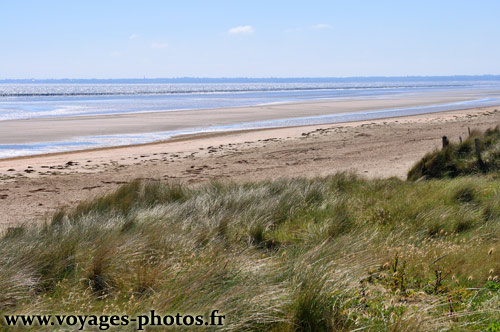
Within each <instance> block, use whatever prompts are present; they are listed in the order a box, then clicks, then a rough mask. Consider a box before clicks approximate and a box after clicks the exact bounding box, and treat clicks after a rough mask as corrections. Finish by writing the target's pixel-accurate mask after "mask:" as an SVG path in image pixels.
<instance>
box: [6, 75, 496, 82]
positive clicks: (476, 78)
mask: <svg viewBox="0 0 500 332" xmlns="http://www.w3.org/2000/svg"><path fill="white" fill-rule="evenodd" d="M412 81H500V75H470V76H468V75H457V76H396V77H391V76H367V77H288V78H282V77H265V78H264V77H263V78H251V77H219V78H210V77H176V78H124V79H115V78H111V79H94V78H91V79H73V78H64V79H3V80H0V84H1V83H18V84H26V83H40V84H43V83H53V84H54V83H57V84H64V83H68V84H78V83H82V84H83V83H86V84H95V83H101V84H144V83H149V84H162V83H344V82H412Z"/></svg>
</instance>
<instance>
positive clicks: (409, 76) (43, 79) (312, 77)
mask: <svg viewBox="0 0 500 332" xmlns="http://www.w3.org/2000/svg"><path fill="white" fill-rule="evenodd" d="M409 78H424V79H425V78H495V79H500V74H477V75H462V74H457V75H405V76H402V75H400V76H387V75H373V76H290V77H280V76H266V77H248V76H220V77H209V76H178V77H152V78H146V77H142V78H139V77H128V78H69V77H65V78H33V77H30V78H4V79H0V82H4V83H5V82H16V81H17V82H21V81H23V82H36V81H42V82H43V81H45V82H47V81H162V80H163V81H179V80H198V81H202V80H249V81H258V80H346V79H409Z"/></svg>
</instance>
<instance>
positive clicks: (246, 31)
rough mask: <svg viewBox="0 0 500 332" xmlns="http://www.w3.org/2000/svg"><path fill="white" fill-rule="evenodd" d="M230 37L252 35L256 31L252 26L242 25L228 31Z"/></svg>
mask: <svg viewBox="0 0 500 332" xmlns="http://www.w3.org/2000/svg"><path fill="white" fill-rule="evenodd" d="M227 33H229V34H230V35H251V34H253V33H254V29H253V27H252V26H251V25H240V26H238V27H234V28H231V29H229V30H228V32H227Z"/></svg>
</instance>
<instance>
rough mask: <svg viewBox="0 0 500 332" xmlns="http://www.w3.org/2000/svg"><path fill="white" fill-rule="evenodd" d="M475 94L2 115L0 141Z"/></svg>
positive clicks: (228, 122)
mask: <svg viewBox="0 0 500 332" xmlns="http://www.w3.org/2000/svg"><path fill="white" fill-rule="evenodd" d="M491 93H493V94H494V96H500V91H497V90H494V91H492V92H491ZM477 98H484V95H483V94H475V93H473V92H469V93H463V92H460V91H451V92H450V91H448V92H447V93H442V92H432V93H425V94H423V93H412V94H404V95H397V96H384V97H378V98H345V99H342V98H339V99H335V100H314V101H305V102H293V103H280V104H266V105H260V106H248V107H232V108H219V109H217V108H216V109H197V110H178V111H164V112H143V113H132V114H112V115H87V116H67V117H58V118H31V119H25V120H7V121H2V130H1V131H0V142H2V144H30V143H43V142H61V141H73V140H74V139H75V137H88V136H95V135H130V134H144V133H164V132H176V131H183V130H188V131H189V130H193V129H196V128H203V127H214V126H225V127H228V128H229V129H230V128H231V126H234V125H238V124H242V123H256V122H262V121H273V120H280V119H293V118H300V117H314V116H325V115H332V114H344V113H351V114H354V113H359V112H363V111H373V110H384V109H399V108H406V107H417V106H427V105H442V104H448V103H457V102H464V101H469V100H473V99H477ZM344 122H345V121H344ZM257 126H258V125H257Z"/></svg>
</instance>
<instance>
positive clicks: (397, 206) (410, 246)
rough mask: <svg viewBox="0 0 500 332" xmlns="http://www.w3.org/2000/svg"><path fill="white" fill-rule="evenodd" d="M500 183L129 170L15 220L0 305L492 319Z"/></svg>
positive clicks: (252, 320) (10, 308) (465, 325)
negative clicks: (148, 177) (84, 195)
mask: <svg viewBox="0 0 500 332" xmlns="http://www.w3.org/2000/svg"><path fill="white" fill-rule="evenodd" d="M499 189H500V182H498V181H497V180H495V179H494V177H491V176H489V177H485V176H475V177H474V176H470V177H460V178H455V179H442V180H429V181H420V182H417V183H414V182H405V181H401V180H398V179H395V178H391V179H384V180H367V179H363V178H360V177H357V176H355V175H351V174H338V175H335V176H330V177H326V178H316V179H293V180H276V181H265V182H258V183H245V184H236V183H223V182H213V183H209V184H205V185H199V186H191V187H189V186H183V185H179V184H174V183H160V182H138V181H134V182H132V183H130V184H126V185H124V186H122V187H120V188H119V189H118V190H117V191H116V192H114V193H111V194H108V195H106V196H103V197H99V198H96V199H94V200H92V201H89V202H84V203H81V204H80V205H78V206H77V207H75V208H73V209H70V210H61V211H59V212H57V213H56V214H54V216H53V218H52V220H50V221H48V222H47V223H46V224H45V225H44V226H42V227H21V228H16V229H11V230H9V231H8V232H7V233H6V234H5V235H4V236H3V238H2V239H1V240H0V311H1V312H2V314H5V313H23V314H30V313H32V314H33V313H38V314H40V313H53V314H54V313H72V314H92V313H94V314H102V313H108V314H129V315H134V314H139V313H144V312H148V311H149V310H150V309H155V310H156V311H157V312H160V313H161V312H163V313H176V312H180V313H194V314H206V313H209V312H211V310H213V309H217V310H219V311H221V312H222V313H223V314H225V315H226V317H227V319H226V321H225V323H226V324H225V325H224V326H223V327H222V328H217V330H225V331H275V332H279V331H354V330H358V331H437V330H439V331H446V330H450V331H488V329H490V331H494V329H495V328H496V326H499V325H498V322H499V319H500V312H499V303H500V292H499V288H500V287H499V285H500V284H499V277H500V244H499V241H498V240H499V236H500V205H499V203H498V202H500V191H499ZM2 324H3V322H2ZM4 325H5V324H3V325H2V327H0V330H2V331H8V330H9V328H8V327H6V326H4ZM191 329H192V330H197V331H203V330H211V329H213V330H215V329H216V328H209V327H205V326H203V327H201V328H199V327H197V328H194V327H192V328H191ZM11 330H14V329H12V328H11ZM18 330H20V331H21V330H22V331H25V330H28V329H27V328H22V329H18ZM40 330H43V329H42V328H41V327H33V328H32V331H40ZM47 330H50V329H47ZM115 330H119V331H127V330H126V329H125V330H124V329H123V327H119V328H115ZM149 330H151V331H158V330H162V329H158V328H154V329H153V328H149ZM129 331H133V328H132V327H130V328H129Z"/></svg>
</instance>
